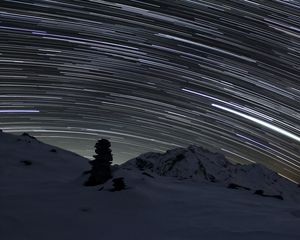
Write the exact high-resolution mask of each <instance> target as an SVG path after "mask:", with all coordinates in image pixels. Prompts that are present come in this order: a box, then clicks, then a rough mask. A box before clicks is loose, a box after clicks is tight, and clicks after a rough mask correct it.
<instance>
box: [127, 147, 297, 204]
mask: <svg viewBox="0 0 300 240" xmlns="http://www.w3.org/2000/svg"><path fill="white" fill-rule="evenodd" d="M122 167H123V168H125V169H131V170H134V169H139V170H140V171H143V172H144V173H149V174H152V175H153V174H156V175H160V176H169V177H175V178H177V179H193V180H195V181H209V182H214V183H218V184H221V185H223V186H226V187H229V188H235V189H244V190H249V191H252V192H256V194H260V195H263V196H273V197H277V198H279V199H280V198H284V199H295V198H298V197H299V193H300V192H299V190H300V188H299V187H298V186H297V185H296V184H295V183H293V182H291V181H289V180H287V179H285V178H283V177H281V176H279V175H278V174H277V173H276V172H274V171H272V170H270V169H268V168H266V167H265V166H263V165H261V164H249V165H240V164H237V165H235V164H232V163H230V162H229V161H228V160H227V159H226V158H225V157H224V155H222V154H220V153H213V152H210V151H208V150H206V149H204V148H202V147H197V146H190V147H188V148H186V149H185V148H177V149H173V150H169V151H167V152H166V153H164V154H161V153H151V152H150V153H146V154H142V155H140V156H139V157H137V158H134V159H132V160H130V161H128V162H126V163H125V164H123V165H122Z"/></svg>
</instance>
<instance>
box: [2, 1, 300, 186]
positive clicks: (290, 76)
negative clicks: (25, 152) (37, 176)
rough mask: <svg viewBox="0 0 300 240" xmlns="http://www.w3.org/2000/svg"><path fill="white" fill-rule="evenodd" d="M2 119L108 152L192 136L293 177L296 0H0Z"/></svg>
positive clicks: (297, 132)
mask: <svg viewBox="0 0 300 240" xmlns="http://www.w3.org/2000/svg"><path fill="white" fill-rule="evenodd" d="M0 68H1V71H0V128H1V129H3V131H4V132H11V133H16V134H20V133H22V132H28V133H30V134H31V135H34V136H36V137H38V138H39V139H40V140H42V141H44V142H47V143H50V144H54V145H57V146H60V147H62V148H66V149H69V150H71V151H74V152H77V153H79V154H81V155H83V156H87V157H91V156H92V154H93V151H94V148H93V147H94V144H95V142H96V140H97V139H98V138H101V137H103V138H107V139H109V140H110V141H111V142H112V150H113V154H114V161H115V162H116V163H121V162H124V161H126V160H128V159H130V158H132V157H135V156H136V155H138V154H140V153H143V152H148V151H165V150H167V149H171V148H175V147H186V146H188V145H190V144H197V145H202V146H204V147H207V148H209V149H219V150H220V151H221V152H223V153H224V154H225V155H226V156H227V157H228V159H230V160H232V161H235V162H239V163H251V162H258V163H263V164H265V165H267V166H268V167H270V168H272V169H274V170H276V171H279V172H280V173H281V174H284V175H285V176H288V177H289V178H292V179H294V180H296V181H300V79H299V76H300V74H299V73H300V1H298V0H144V1H142V0H114V1H102V0H73V1H71V0H69V1H66V0H60V1H51V0H44V1H42V0H32V1H28V0H23V1H18V0H15V1H8V0H1V1H0Z"/></svg>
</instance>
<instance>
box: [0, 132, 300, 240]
mask: <svg viewBox="0 0 300 240" xmlns="http://www.w3.org/2000/svg"><path fill="white" fill-rule="evenodd" d="M88 169H90V166H89V164H88V160H87V159H85V158H82V157H80V156H78V155H76V154H74V153H71V152H67V151H65V150H62V149H59V148H56V147H52V146H49V145H46V144H44V143H41V142H39V141H37V140H35V139H32V138H31V137H30V136H13V135H9V134H5V133H1V132H0V239H1V240H27V239H29V240H36V239H38V240H48V239H49V240H60V239H63V240H69V239H70V240H71V239H72V240H77V239H80V240H82V239H101V240H102V239H145V240H148V239H159V240H160V239H162V240H164V239H166V240H167V239H172V240H176V239H183V240H184V239H197V240H198V239H208V240H209V239H230V240H231V239H232V240H234V239H239V240H240V239H242V240H244V239H253V240H254V239H255V240H260V239H263V240H268V239H272V240H276V239H282V240H289V239H293V240H297V239H300V198H299V192H300V188H299V187H298V186H297V185H296V184H293V183H291V182H289V181H287V180H286V179H283V178H281V177H279V176H278V175H277V174H276V173H274V172H272V171H270V170H268V169H266V168H265V167H263V166H261V165H247V166H242V165H233V164H231V163H229V162H228V161H227V160H226V159H225V158H224V157H223V156H222V155H220V154H214V153H211V152H208V151H206V150H205V149H202V148H199V147H195V146H191V147H189V148H188V149H175V150H170V151H168V152H167V153H165V154H156V153H147V154H144V155H141V156H139V157H138V158H136V159H132V160H130V161H128V162H127V163H125V164H123V165H121V166H118V167H117V166H115V167H114V177H124V181H125V184H126V185H127V189H126V190H123V191H119V192H111V191H110V190H111V188H112V183H111V181H109V182H107V183H106V184H105V185H104V186H102V187H103V189H102V190H100V191H99V189H100V187H83V186H82V184H83V182H84V181H85V180H86V178H87V176H84V175H82V173H83V172H84V171H85V170H88ZM257 190H260V191H257ZM255 192H256V193H259V194H254V193H255ZM282 199H283V200H282Z"/></svg>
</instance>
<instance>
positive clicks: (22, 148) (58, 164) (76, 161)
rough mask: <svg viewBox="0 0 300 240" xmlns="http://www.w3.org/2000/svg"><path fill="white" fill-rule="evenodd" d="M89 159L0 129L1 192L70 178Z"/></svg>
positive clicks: (26, 135)
mask: <svg viewBox="0 0 300 240" xmlns="http://www.w3.org/2000/svg"><path fill="white" fill-rule="evenodd" d="M88 168H89V164H88V160H87V159H85V158H83V157H81V156H79V155H77V154H74V153H72V152H69V151H65V150H63V149H60V148H57V147H53V146H50V145H47V144H44V143H42V142H40V141H38V140H37V139H35V138H34V137H32V136H30V135H28V134H23V135H21V136H16V135H12V134H7V133H3V132H0V191H1V189H2V188H7V187H10V188H11V187H12V186H14V187H15V188H16V187H21V188H25V187H27V184H28V185H29V186H31V185H32V184H42V183H46V184H49V183H51V182H63V181H70V180H73V179H74V178H76V177H78V176H80V174H81V173H82V171H83V170H84V169H88Z"/></svg>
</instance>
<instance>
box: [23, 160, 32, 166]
mask: <svg viewBox="0 0 300 240" xmlns="http://www.w3.org/2000/svg"><path fill="white" fill-rule="evenodd" d="M20 162H21V163H23V164H24V165H25V166H30V165H32V161H30V160H21V161H20Z"/></svg>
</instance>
